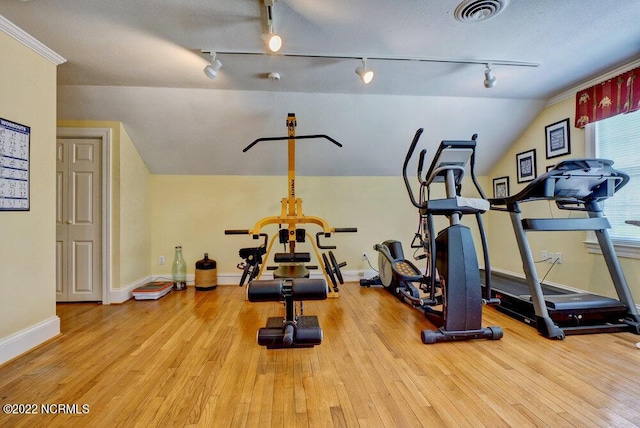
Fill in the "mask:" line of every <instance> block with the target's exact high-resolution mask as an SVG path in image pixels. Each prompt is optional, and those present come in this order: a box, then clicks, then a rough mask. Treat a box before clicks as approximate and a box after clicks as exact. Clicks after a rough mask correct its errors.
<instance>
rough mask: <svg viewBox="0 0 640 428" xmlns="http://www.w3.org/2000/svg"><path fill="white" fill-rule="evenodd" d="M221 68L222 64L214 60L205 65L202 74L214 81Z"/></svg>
mask: <svg viewBox="0 0 640 428" xmlns="http://www.w3.org/2000/svg"><path fill="white" fill-rule="evenodd" d="M213 58H215V57H213V56H212V59H213ZM221 67H222V62H221V61H220V60H219V59H214V60H213V61H212V62H211V64H207V66H206V67H205V68H204V74H206V75H207V77H208V78H209V79H215V78H216V76H218V71H219V70H220V68H221Z"/></svg>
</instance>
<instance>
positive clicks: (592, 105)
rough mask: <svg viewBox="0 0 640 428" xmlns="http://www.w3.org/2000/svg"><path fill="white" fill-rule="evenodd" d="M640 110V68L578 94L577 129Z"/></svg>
mask: <svg viewBox="0 0 640 428" xmlns="http://www.w3.org/2000/svg"><path fill="white" fill-rule="evenodd" d="M636 110H640V67H637V68H634V69H633V70H629V71H627V72H626V73H622V74H620V75H618V76H616V77H613V78H611V79H609V80H606V81H604V82H602V83H598V84H597V85H594V86H592V87H590V88H587V89H584V90H582V91H580V92H578V93H577V94H576V128H584V127H585V125H586V124H588V123H593V122H597V121H599V120H602V119H606V118H608V117H612V116H615V115H617V114H621V113H629V112H632V111H636Z"/></svg>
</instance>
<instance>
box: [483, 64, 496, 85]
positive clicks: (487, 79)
mask: <svg viewBox="0 0 640 428" xmlns="http://www.w3.org/2000/svg"><path fill="white" fill-rule="evenodd" d="M496 83H498V81H497V80H496V77H495V76H494V75H493V74H492V73H491V64H489V63H487V68H485V70H484V87H485V88H487V89H488V88H493V87H494V86H496Z"/></svg>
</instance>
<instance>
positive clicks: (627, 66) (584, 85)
mask: <svg viewBox="0 0 640 428" xmlns="http://www.w3.org/2000/svg"><path fill="white" fill-rule="evenodd" d="M636 67H640V58H638V59H636V60H635V61H632V62H630V63H627V64H625V65H623V66H620V67H617V68H615V69H613V70H610V71H608V72H606V73H605V74H602V75H599V76H597V77H594V78H592V79H590V80H588V81H586V82H582V83H580V84H579V85H576V86H574V87H572V88H570V89H567V90H566V91H563V92H562V93H560V94H558V95H555V96H554V97H553V98H550V99H549V100H548V101H547V105H546V106H547V107H549V106H552V105H554V104H558V103H559V102H561V101H564V100H566V99H568V98H571V97H574V96H575V95H576V93H577V92H580V91H582V90H583V89H586V88H589V87H591V86H593V85H597V84H598V83H600V82H602V81H604V80H607V79H611V78H612V77H615V76H617V75H619V74H622V73H624V72H627V71H629V70H631V69H633V68H636Z"/></svg>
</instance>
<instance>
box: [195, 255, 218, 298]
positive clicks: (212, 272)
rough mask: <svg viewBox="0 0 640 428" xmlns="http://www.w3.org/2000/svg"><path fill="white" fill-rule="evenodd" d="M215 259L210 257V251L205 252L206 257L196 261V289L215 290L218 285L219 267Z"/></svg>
mask: <svg viewBox="0 0 640 428" xmlns="http://www.w3.org/2000/svg"><path fill="white" fill-rule="evenodd" d="M216 266H217V264H216V261H215V260H211V259H210V258H209V254H208V253H204V259H202V260H198V261H197V262H196V277H195V280H194V283H195V286H196V290H198V291H209V290H215V288H216V287H217V285H218V269H217V268H216Z"/></svg>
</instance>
